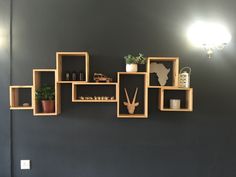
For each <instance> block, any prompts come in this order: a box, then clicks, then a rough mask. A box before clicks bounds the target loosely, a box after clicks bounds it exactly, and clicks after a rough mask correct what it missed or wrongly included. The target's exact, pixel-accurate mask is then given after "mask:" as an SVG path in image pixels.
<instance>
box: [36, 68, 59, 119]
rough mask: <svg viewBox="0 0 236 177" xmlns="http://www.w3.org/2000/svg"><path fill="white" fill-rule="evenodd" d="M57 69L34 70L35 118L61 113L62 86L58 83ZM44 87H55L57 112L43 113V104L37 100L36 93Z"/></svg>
mask: <svg viewBox="0 0 236 177" xmlns="http://www.w3.org/2000/svg"><path fill="white" fill-rule="evenodd" d="M55 78H56V70H55V69H34V70H33V91H32V98H33V108H34V116H56V115H58V114H60V112H61V100H60V95H61V93H60V85H59V84H57V83H56V79H55ZM42 86H53V87H54V88H55V112H53V113H43V112H42V106H41V102H40V101H38V100H36V98H35V93H36V91H37V90H38V89H39V88H41V87H42Z"/></svg>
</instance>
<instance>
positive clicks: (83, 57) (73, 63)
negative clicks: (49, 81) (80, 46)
mask: <svg viewBox="0 0 236 177" xmlns="http://www.w3.org/2000/svg"><path fill="white" fill-rule="evenodd" d="M56 65H57V66H56V68H57V82H58V83H72V82H73V81H72V78H71V73H72V72H75V73H76V74H77V79H76V81H80V82H88V81H89V54H88V52H57V53H56ZM79 72H82V73H84V78H83V79H82V80H79V76H78V75H79ZM66 73H70V80H67V79H66Z"/></svg>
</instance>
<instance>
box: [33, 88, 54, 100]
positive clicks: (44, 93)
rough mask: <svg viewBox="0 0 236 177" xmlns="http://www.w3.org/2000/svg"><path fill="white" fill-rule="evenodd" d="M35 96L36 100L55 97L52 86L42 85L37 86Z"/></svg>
mask: <svg viewBox="0 0 236 177" xmlns="http://www.w3.org/2000/svg"><path fill="white" fill-rule="evenodd" d="M35 97H36V99H37V100H54V99H55V90H54V87H51V86H43V87H41V88H39V89H38V90H37V91H36V93H35Z"/></svg>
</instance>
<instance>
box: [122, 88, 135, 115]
mask: <svg viewBox="0 0 236 177" xmlns="http://www.w3.org/2000/svg"><path fill="white" fill-rule="evenodd" d="M124 90H125V96H126V99H127V102H124V105H125V106H126V107H127V109H128V112H129V114H134V111H135V108H136V107H137V106H138V105H139V102H135V100H136V97H137V93H138V88H136V90H135V93H134V97H133V100H132V103H131V102H130V99H129V95H128V93H127V90H126V88H124Z"/></svg>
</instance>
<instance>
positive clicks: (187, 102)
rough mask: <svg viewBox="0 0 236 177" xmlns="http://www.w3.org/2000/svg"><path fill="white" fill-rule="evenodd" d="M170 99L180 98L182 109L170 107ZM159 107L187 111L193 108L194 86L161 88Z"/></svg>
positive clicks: (166, 109) (163, 109) (167, 109)
mask: <svg viewBox="0 0 236 177" xmlns="http://www.w3.org/2000/svg"><path fill="white" fill-rule="evenodd" d="M170 99H180V100H181V106H180V109H171V108H170ZM159 109H160V110H161V111H187V112H191V111H192V110H193V89H192V88H174V87H173V88H170V87H169V88H161V89H160V90H159Z"/></svg>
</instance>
